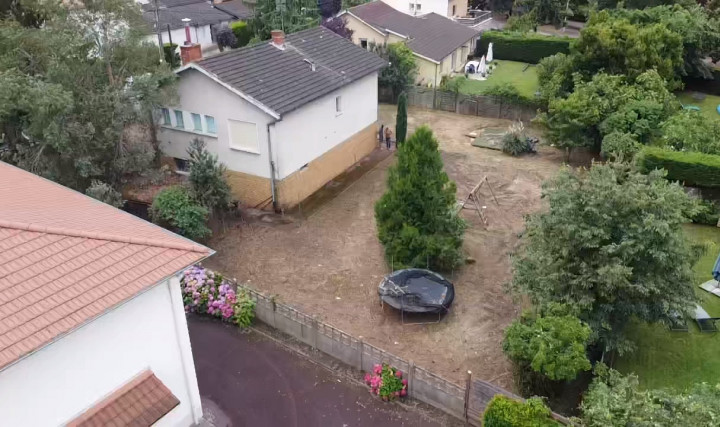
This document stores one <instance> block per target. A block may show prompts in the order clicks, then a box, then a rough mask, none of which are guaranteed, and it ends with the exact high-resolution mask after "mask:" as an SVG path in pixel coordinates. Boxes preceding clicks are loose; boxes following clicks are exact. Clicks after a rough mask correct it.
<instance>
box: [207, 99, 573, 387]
mask: <svg viewBox="0 0 720 427" xmlns="http://www.w3.org/2000/svg"><path fill="white" fill-rule="evenodd" d="M394 115H395V106H391V105H382V106H381V107H380V116H381V117H380V122H381V123H386V124H392V125H393V126H394V124H395V118H394ZM421 124H428V125H429V126H430V127H431V128H432V130H433V132H434V133H435V135H436V137H437V139H438V141H439V142H440V150H441V152H442V156H443V159H444V161H445V169H446V171H447V173H448V174H449V176H450V178H451V179H454V180H455V181H456V182H457V187H458V198H459V199H462V198H464V197H465V196H467V193H468V192H469V191H470V190H471V189H472V188H473V187H474V186H475V185H476V184H477V183H478V182H479V181H480V180H481V179H482V178H483V177H484V176H487V177H488V180H489V182H490V183H491V185H492V187H493V189H494V190H495V194H496V195H497V198H498V201H499V206H496V205H495V204H494V203H493V202H492V201H491V198H490V193H489V191H487V189H485V190H482V191H481V193H482V194H483V196H484V203H483V205H485V206H487V209H486V215H487V217H488V220H489V226H488V227H487V229H485V228H484V227H483V224H482V222H481V221H480V219H479V217H478V215H477V213H476V212H474V211H471V210H464V211H463V214H462V215H463V216H464V217H465V219H466V220H467V222H468V229H467V232H466V235H465V245H464V249H465V251H466V253H467V255H468V256H469V257H470V258H472V259H473V260H475V262H474V263H471V264H467V265H466V266H464V267H463V268H461V269H460V270H459V271H456V272H454V274H453V275H452V276H451V277H450V279H451V280H452V281H453V283H454V284H455V292H456V297H455V302H454V305H453V307H452V309H451V311H450V313H449V314H448V315H447V316H446V317H445V318H444V319H443V320H442V322H440V323H437V324H428V325H403V324H402V323H401V320H400V316H399V315H398V313H396V312H393V311H392V309H391V308H390V307H387V306H386V307H385V308H384V309H383V308H381V306H380V304H379V300H378V295H377V286H378V284H379V282H380V280H381V278H382V277H383V275H385V274H387V273H389V272H390V266H389V265H388V264H387V263H386V261H385V259H384V257H383V249H382V246H381V245H380V243H379V242H378V239H377V236H376V229H375V219H374V211H373V205H374V203H375V201H376V200H377V199H378V198H379V197H380V196H381V195H382V193H383V192H384V191H385V184H386V182H385V181H386V177H387V169H388V167H389V166H390V165H391V164H392V163H393V161H394V156H392V157H389V158H386V159H384V160H383V161H381V162H380V163H379V164H378V165H377V166H376V167H375V168H374V169H372V170H370V171H369V172H367V173H366V174H365V175H363V176H362V177H361V178H360V179H358V180H357V181H355V182H354V183H353V184H352V185H350V186H349V187H348V188H347V189H346V190H345V191H343V192H342V193H340V194H338V195H337V196H335V197H334V198H332V199H330V200H328V201H326V202H324V203H323V204H322V205H321V206H319V207H318V208H317V209H314V210H313V211H312V213H311V214H309V215H305V216H307V217H306V218H302V217H298V216H296V217H294V218H290V219H288V220H286V221H275V222H273V223H265V222H261V221H248V222H246V223H242V224H237V225H234V226H233V227H231V228H230V229H229V230H228V231H227V232H226V233H224V234H223V235H220V236H218V237H216V238H215V239H214V240H213V241H211V242H210V246H211V247H213V248H214V249H216V250H217V254H216V255H215V256H213V257H212V258H211V259H210V260H209V261H208V262H207V266H208V267H210V268H214V269H216V270H219V271H221V272H223V273H225V274H226V275H228V276H230V277H235V278H237V280H238V281H241V282H249V285H250V286H251V287H253V288H255V289H257V290H260V291H262V292H264V293H266V294H271V295H277V296H278V298H279V300H281V301H283V302H285V303H287V304H290V305H292V306H294V307H296V308H298V309H300V310H302V311H304V312H306V313H308V314H313V315H317V316H318V317H319V318H320V319H322V320H324V321H326V322H328V323H330V324H332V325H334V326H336V327H338V328H340V329H342V330H344V331H346V332H348V333H350V334H352V335H354V336H356V337H358V336H360V337H362V338H363V339H364V340H365V341H367V342H370V343H372V344H374V345H377V346H379V347H381V348H384V349H386V350H388V351H390V352H392V353H395V354H396V355H398V356H401V357H404V358H406V359H412V360H414V362H415V363H416V364H417V365H420V366H423V367H425V368H427V369H430V370H431V371H434V372H436V373H437V374H439V375H442V376H444V377H445V378H447V379H449V380H451V381H454V382H457V383H459V384H462V381H463V379H464V376H465V372H466V371H467V370H471V371H472V372H473V373H474V375H475V376H476V377H478V378H482V379H485V380H488V381H491V382H493V383H496V384H498V385H500V386H503V387H506V388H509V389H512V388H513V386H512V375H511V371H510V369H511V366H510V363H509V362H508V360H507V359H506V358H505V356H504V354H503V352H502V348H501V347H502V337H503V330H504V329H505V327H507V325H508V324H509V323H510V322H511V321H512V319H513V318H514V317H516V315H517V314H518V310H519V306H518V304H517V303H516V302H514V301H513V299H512V298H511V297H510V296H509V294H508V293H507V291H506V285H507V283H508V281H509V279H510V260H509V254H510V253H511V251H513V250H514V249H515V248H516V246H517V244H518V240H519V233H521V232H522V230H523V216H524V215H526V214H528V213H531V212H534V211H536V210H538V209H539V208H540V206H541V201H540V192H541V187H540V186H541V183H542V181H543V180H545V179H546V178H549V177H551V176H553V175H554V174H555V173H556V172H557V171H558V169H559V168H560V165H561V163H562V153H561V152H559V151H557V150H555V149H553V148H549V147H540V150H539V153H538V154H535V155H528V156H524V157H520V158H514V157H510V156H508V155H505V154H503V153H502V152H499V151H493V150H488V149H483V148H478V147H473V146H471V145H470V142H471V139H470V138H469V137H467V136H465V135H466V134H467V133H469V132H471V131H477V130H479V129H482V128H484V127H496V126H508V125H510V121H507V120H495V119H488V118H481V117H471V116H462V115H457V114H452V113H444V112H438V111H428V110H421V109H412V108H411V109H410V112H409V118H408V126H409V133H410V132H412V130H413V129H414V128H416V127H417V126H419V125H421ZM530 133H532V131H531V132H530Z"/></svg>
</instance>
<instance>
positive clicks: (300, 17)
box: [251, 0, 321, 41]
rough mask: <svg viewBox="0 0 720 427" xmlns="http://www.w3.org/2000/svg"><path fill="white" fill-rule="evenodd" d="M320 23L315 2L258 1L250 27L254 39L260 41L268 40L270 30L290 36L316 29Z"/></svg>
mask: <svg viewBox="0 0 720 427" xmlns="http://www.w3.org/2000/svg"><path fill="white" fill-rule="evenodd" d="M320 21H321V18H320V10H319V9H318V2H317V1H315V0H284V1H282V2H278V1H276V0H258V1H257V3H256V4H255V8H254V12H253V18H252V21H251V22H252V25H251V27H252V29H253V31H254V34H255V37H254V39H255V40H256V41H261V40H269V39H270V31H272V30H283V31H284V32H285V33H286V34H290V33H295V32H297V31H302V30H307V29H308V28H313V27H317V26H318V25H319V24H320Z"/></svg>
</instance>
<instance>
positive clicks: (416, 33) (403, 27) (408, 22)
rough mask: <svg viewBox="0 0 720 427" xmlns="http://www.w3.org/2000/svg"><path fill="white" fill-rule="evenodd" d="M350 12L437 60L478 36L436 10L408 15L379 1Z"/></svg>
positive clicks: (419, 52) (476, 32) (420, 52)
mask: <svg viewBox="0 0 720 427" xmlns="http://www.w3.org/2000/svg"><path fill="white" fill-rule="evenodd" d="M349 12H350V13H352V14H353V15H355V16H357V17H358V18H360V19H362V20H363V21H365V22H367V23H368V24H370V25H372V26H373V27H376V28H377V29H379V30H383V31H386V32H387V30H390V31H392V32H395V33H398V34H402V35H403V36H406V37H408V38H409V41H408V42H407V46H408V47H409V48H410V49H412V51H413V52H415V53H417V54H419V55H422V56H424V57H427V58H430V59H432V60H435V61H437V62H440V61H442V60H443V59H444V58H446V57H447V56H448V55H450V54H451V53H453V52H454V51H455V50H456V49H457V48H458V47H460V46H462V45H463V44H465V43H466V42H467V41H468V40H470V39H472V38H473V37H476V36H477V35H478V31H477V30H475V29H473V28H471V27H468V26H465V25H462V24H459V23H457V22H455V21H453V20H451V19H448V18H446V17H444V16H441V15H438V14H437V13H428V14H426V15H421V16H411V15H408V14H405V13H403V12H400V11H399V10H396V9H393V8H392V7H390V6H389V5H387V4H385V3H383V2H381V1H378V0H376V1H373V2H370V3H365V4H362V5H360V6H355V7H353V8H350V9H349Z"/></svg>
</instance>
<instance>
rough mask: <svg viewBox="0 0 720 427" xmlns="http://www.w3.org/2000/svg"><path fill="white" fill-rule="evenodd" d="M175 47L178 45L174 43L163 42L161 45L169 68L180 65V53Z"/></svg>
mask: <svg viewBox="0 0 720 427" xmlns="http://www.w3.org/2000/svg"><path fill="white" fill-rule="evenodd" d="M177 47H178V45H176V44H175V43H172V44H171V43H165V44H164V45H163V52H164V53H165V62H167V63H168V64H169V65H170V68H177V67H179V66H180V55H179V54H178V53H177Z"/></svg>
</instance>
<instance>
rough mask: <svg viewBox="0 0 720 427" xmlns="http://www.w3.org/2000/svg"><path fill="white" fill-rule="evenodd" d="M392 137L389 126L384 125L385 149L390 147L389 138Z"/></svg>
mask: <svg viewBox="0 0 720 427" xmlns="http://www.w3.org/2000/svg"><path fill="white" fill-rule="evenodd" d="M391 138H392V130H390V126H386V127H385V145H386V146H387V149H388V150H389V149H390V140H391Z"/></svg>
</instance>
